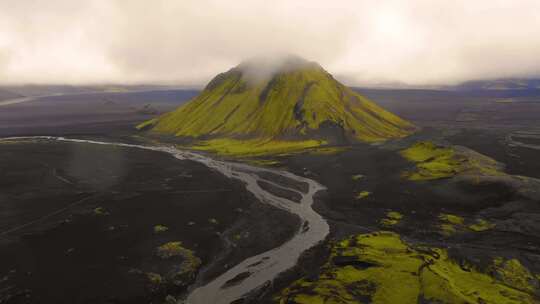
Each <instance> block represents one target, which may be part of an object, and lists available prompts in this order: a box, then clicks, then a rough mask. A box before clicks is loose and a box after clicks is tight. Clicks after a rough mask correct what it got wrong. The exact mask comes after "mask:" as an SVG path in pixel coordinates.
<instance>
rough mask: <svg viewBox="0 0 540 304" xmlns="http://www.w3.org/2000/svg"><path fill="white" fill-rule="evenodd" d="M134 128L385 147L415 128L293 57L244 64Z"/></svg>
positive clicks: (201, 136)
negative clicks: (178, 104)
mask: <svg viewBox="0 0 540 304" xmlns="http://www.w3.org/2000/svg"><path fill="white" fill-rule="evenodd" d="M138 128H139V129H150V130H151V131H152V132H157V133H162V134H173V135H175V136H179V137H186V138H194V139H198V140H212V139H223V138H230V139H240V140H243V141H244V140H253V139H257V140H260V139H262V140H265V141H268V140H271V141H273V140H275V141H281V142H283V141H286V142H295V141H306V140H317V141H319V142H320V143H334V142H339V143H342V142H354V141H364V142H376V141H383V140H387V139H392V138H400V137H403V136H406V135H408V134H410V133H411V132H413V131H414V129H415V127H414V126H413V125H412V124H410V123H409V122H407V121H405V120H403V119H401V118H399V117H397V116H396V115H394V114H392V113H390V112H388V111H386V110H384V109H382V108H381V107H379V106H377V105H376V104H375V103H373V102H371V101H369V100H368V99H367V98H365V97H363V96H361V95H360V94H358V93H355V92H353V91H352V90H351V89H349V88H348V87H346V86H344V85H343V84H341V83H339V82H338V81H337V80H335V79H334V78H333V77H332V75H330V74H329V73H328V72H326V71H325V70H324V69H323V68H322V67H321V66H320V65H318V64H317V63H315V62H308V61H305V60H303V59H300V58H296V57H288V58H287V59H285V60H282V61H281V62H280V63H275V62H274V63H271V64H268V62H267V63H266V64H261V63H260V61H257V60H254V61H248V62H244V63H242V64H240V65H238V66H237V67H235V68H232V69H231V70H229V71H227V72H225V73H222V74H219V75H217V76H216V77H215V78H214V79H213V80H212V81H210V83H209V84H208V85H207V86H206V88H205V89H204V90H203V91H202V92H201V94H200V95H198V96H197V97H195V98H194V99H193V100H191V101H190V102H188V103H186V104H184V105H182V106H180V107H179V108H178V109H176V110H175V111H172V112H169V113H166V114H164V115H162V116H160V117H158V118H156V119H153V120H151V121H147V122H145V123H143V124H141V125H139V126H138Z"/></svg>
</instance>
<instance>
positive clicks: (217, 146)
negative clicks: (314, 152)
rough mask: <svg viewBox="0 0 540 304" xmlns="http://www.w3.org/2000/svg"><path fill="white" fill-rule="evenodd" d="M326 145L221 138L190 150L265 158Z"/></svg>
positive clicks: (307, 141) (202, 143) (194, 146)
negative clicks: (265, 156) (264, 156)
mask: <svg viewBox="0 0 540 304" xmlns="http://www.w3.org/2000/svg"><path fill="white" fill-rule="evenodd" d="M324 144H326V142H324V141H320V140H304V141H284V140H275V139H252V140H237V139H231V138H220V139H212V140H207V141H202V142H199V143H197V144H196V145H193V146H190V147H189V148H191V149H194V150H201V151H210V152H214V153H217V154H221V155H226V156H243V157H247V156H251V157H255V156H263V155H280V154H287V153H294V152H297V151H303V150H305V149H309V148H314V147H318V146H321V145H324Z"/></svg>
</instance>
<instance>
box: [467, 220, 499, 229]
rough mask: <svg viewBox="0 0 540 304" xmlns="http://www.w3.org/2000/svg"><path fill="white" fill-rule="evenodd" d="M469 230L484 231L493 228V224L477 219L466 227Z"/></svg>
mask: <svg viewBox="0 0 540 304" xmlns="http://www.w3.org/2000/svg"><path fill="white" fill-rule="evenodd" d="M467 227H468V228H469V229H470V230H472V231H475V232H481V231H486V230H489V229H492V228H493V227H495V224H493V223H490V222H488V221H486V220H484V219H477V220H476V222H475V223H474V224H471V225H469V226H467Z"/></svg>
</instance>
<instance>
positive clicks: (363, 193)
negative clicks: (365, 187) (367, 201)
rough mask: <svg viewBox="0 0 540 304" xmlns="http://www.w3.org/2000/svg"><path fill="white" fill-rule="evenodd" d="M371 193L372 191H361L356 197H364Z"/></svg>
mask: <svg viewBox="0 0 540 304" xmlns="http://www.w3.org/2000/svg"><path fill="white" fill-rule="evenodd" d="M370 195H371V192H369V191H360V192H358V194H356V199H364V198H366V197H368V196H370Z"/></svg>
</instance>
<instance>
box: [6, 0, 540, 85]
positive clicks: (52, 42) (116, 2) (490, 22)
mask: <svg viewBox="0 0 540 304" xmlns="http://www.w3.org/2000/svg"><path fill="white" fill-rule="evenodd" d="M539 11H540V2H539V1H536V0H507V1H502V0H499V1H494V0H477V1H464V0H458V1H428V0H410V1H391V0H389V1H367V0H366V1H364V0H343V1H322V0H320V1H317V0H310V1H287V0H276V1H262V0H251V1H218V0H202V1H201V0H199V1H176V0H156V1H143V0H131V1H127V0H85V1H82V0H81V1H75V0H49V1H35V0H18V1H11V0H0V83H104V82H116V83H142V82H144V83H179V84H204V83H205V82H206V81H208V80H209V79H210V78H211V77H212V76H214V75H215V74H217V73H219V72H223V71H225V70H228V69H229V68H231V67H232V66H235V65H237V64H238V63H239V62H241V61H242V60H244V59H246V58H252V57H257V56H268V55H275V54H283V53H292V54H297V55H300V56H303V57H305V58H306V59H308V60H314V61H317V62H319V63H320V64H321V65H322V66H323V67H325V68H326V69H327V70H328V71H329V72H331V73H333V74H336V75H341V76H342V77H343V78H344V79H347V80H348V82H349V83H352V84H358V83H378V82H399V83H410V84H444V83H455V82H460V81H465V80H469V79H478V78H500V77H527V76H536V75H538V74H539V71H540V61H538V60H537V54H538V53H540V18H538V17H537V14H538V12H539ZM6 54H8V55H9V56H8V55H6Z"/></svg>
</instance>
